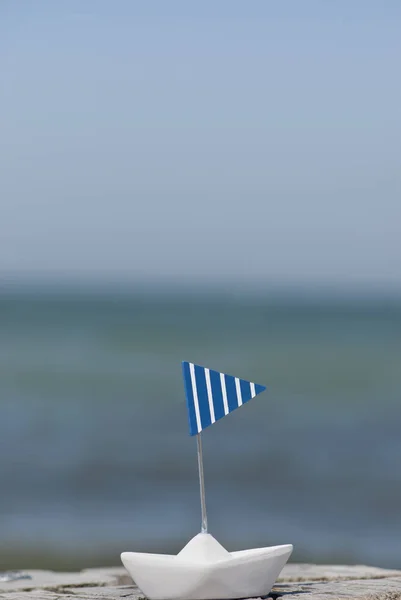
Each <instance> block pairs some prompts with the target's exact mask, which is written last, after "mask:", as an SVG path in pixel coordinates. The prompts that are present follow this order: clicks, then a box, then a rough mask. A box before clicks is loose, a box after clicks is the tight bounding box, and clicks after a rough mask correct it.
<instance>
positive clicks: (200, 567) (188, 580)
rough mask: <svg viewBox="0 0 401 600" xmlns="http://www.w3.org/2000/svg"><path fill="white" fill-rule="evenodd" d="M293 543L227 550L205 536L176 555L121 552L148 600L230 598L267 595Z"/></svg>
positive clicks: (193, 540) (202, 534)
mask: <svg viewBox="0 0 401 600" xmlns="http://www.w3.org/2000/svg"><path fill="white" fill-rule="evenodd" d="M292 549H293V547H292V545H290V544H287V545H283V546H272V547H267V548H255V549H252V550H243V551H241V552H231V553H230V552H228V551H227V550H226V549H225V548H223V546H221V544H219V542H217V540H215V538H214V537H213V536H211V535H210V534H206V533H201V534H198V535H197V536H195V537H194V538H192V540H190V542H188V544H187V545H186V546H185V548H183V549H182V550H181V552H180V553H179V554H177V555H166V554H146V553H140V552H123V553H122V554H121V560H122V562H123V564H124V566H125V568H126V569H127V571H128V572H129V574H130V575H131V577H132V578H133V579H134V581H135V583H136V584H137V586H138V587H139V589H140V590H141V591H142V593H143V594H144V595H145V596H146V597H147V598H149V600H228V599H238V598H249V597H255V596H265V595H267V594H268V593H269V592H270V590H271V588H272V587H273V585H274V582H275V581H276V579H277V577H278V576H279V574H280V572H281V570H282V568H283V567H284V565H285V564H286V562H287V560H288V559H289V557H290V555H291V552H292Z"/></svg>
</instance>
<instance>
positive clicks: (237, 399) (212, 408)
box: [121, 362, 293, 600]
mask: <svg viewBox="0 0 401 600" xmlns="http://www.w3.org/2000/svg"><path fill="white" fill-rule="evenodd" d="M183 375H184V384H185V391H186V398H187V408H188V421H189V431H190V434H191V435H196V438H197V447H198V468H199V483H200V498H201V511H202V527H201V533H199V534H198V535H196V536H195V537H194V538H192V539H191V540H190V541H189V542H188V544H187V545H186V546H185V547H184V548H183V549H182V550H181V552H179V553H178V554H177V555H170V554H144V553H141V552H123V553H122V554H121V560H122V563H123V565H124V566H125V568H126V569H127V571H128V572H129V574H130V575H131V577H132V578H133V580H134V581H135V583H136V584H137V586H138V587H139V589H140V590H141V591H142V592H143V594H145V596H147V598H149V600H229V599H231V600H237V599H241V598H251V597H255V596H266V595H267V594H268V593H269V592H270V590H271V588H272V586H273V585H274V582H275V581H276V579H277V577H278V576H279V574H280V572H281V570H282V568H283V567H284V565H285V563H286V562H287V560H288V559H289V557H290V555H291V552H292V549H293V547H292V545H291V544H286V545H283V546H271V547H267V548H253V549H251V550H242V551H240V552H228V551H227V550H226V549H225V548H224V547H223V546H222V545H221V544H219V542H218V541H217V540H216V539H215V538H214V537H213V536H212V535H210V533H208V527H207V516H206V501H205V484H204V475H203V455H202V442H201V435H200V434H201V431H202V429H205V427H208V426H209V425H212V424H213V423H215V422H216V421H217V420H218V419H221V418H223V417H224V416H226V415H228V414H229V413H230V412H232V411H233V410H235V409H236V408H238V407H239V406H242V404H244V403H245V402H248V401H249V400H250V399H251V398H254V397H255V396H256V395H257V394H259V393H260V392H262V391H263V390H265V389H266V388H265V387H264V386H262V385H257V384H255V383H251V382H249V381H245V380H243V379H239V378H238V377H232V376H231V375H225V374H224V373H219V372H217V371H212V370H210V369H207V368H205V367H200V366H198V365H194V364H193V363H188V362H184V363H183Z"/></svg>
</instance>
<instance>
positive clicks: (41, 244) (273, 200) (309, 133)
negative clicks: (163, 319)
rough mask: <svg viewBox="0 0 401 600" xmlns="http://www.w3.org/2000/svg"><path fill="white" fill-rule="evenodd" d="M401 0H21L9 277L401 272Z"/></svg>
mask: <svg viewBox="0 0 401 600" xmlns="http://www.w3.org/2000/svg"><path fill="white" fill-rule="evenodd" d="M400 31H401V2H400V1H399V0H393V1H390V0H382V1H380V2H379V1H377V0H374V1H370V0H336V1H335V2H334V1H332V0H315V1H313V0H248V1H245V0H241V1H237V0H213V1H205V0H203V1H202V2H200V1H189V0H182V1H177V0H171V1H169V0H159V1H156V0H146V1H145V0H142V1H141V2H140V1H139V0H138V1H136V0H108V1H105V0H57V1H55V0H18V1H15V0H2V2H1V3H0V67H1V74H2V75H1V82H0V86H1V87H0V90H1V113H0V131H1V137H0V169H1V173H0V175H1V177H0V202H1V205H0V207H1V210H0V249H1V252H0V268H1V270H2V272H3V273H5V274H6V276H7V277H11V278H15V279H17V278H19V279H23V278H24V277H30V278H42V279H43V278H44V279H46V278H55V277H57V279H60V280H62V279H65V280H73V279H76V278H80V279H82V278H84V279H87V280H91V281H92V280H99V281H105V282H106V281H110V280H119V279H122V280H126V281H130V282H132V281H138V280H150V281H164V280H166V281H176V280H177V281H183V280H184V279H188V278H191V279H198V280H202V281H203V280H204V281H209V280H210V281H212V282H216V281H217V282H225V281H236V282H237V283H241V282H246V283H248V282H259V283H262V284H269V283H274V284H276V283H285V284H288V283H289V284H294V285H297V284H299V283H301V284H302V285H308V284H316V283H318V284H322V285H323V284H335V285H337V284H340V285H343V286H359V285H361V286H365V285H368V286H373V287H375V288H377V287H379V288H383V289H385V288H391V287H394V286H395V287H401V239H400V238H401V235H400V233H401V231H400V230H401V225H400V223H401V77H400V65H401V35H400Z"/></svg>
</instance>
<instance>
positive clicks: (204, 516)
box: [196, 433, 207, 533]
mask: <svg viewBox="0 0 401 600" xmlns="http://www.w3.org/2000/svg"><path fill="white" fill-rule="evenodd" d="M196 443H197V447H198V469H199V487H200V500H201V511H202V529H201V532H202V533H207V514H206V498H205V477H204V474H203V454H202V439H201V434H200V433H198V434H197V436H196Z"/></svg>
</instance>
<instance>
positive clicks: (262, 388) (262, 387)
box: [255, 383, 266, 394]
mask: <svg viewBox="0 0 401 600" xmlns="http://www.w3.org/2000/svg"><path fill="white" fill-rule="evenodd" d="M265 389H266V386H265V385H259V384H258V383H255V392H256V393H257V394H260V392H264V391H265Z"/></svg>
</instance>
